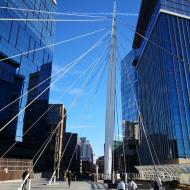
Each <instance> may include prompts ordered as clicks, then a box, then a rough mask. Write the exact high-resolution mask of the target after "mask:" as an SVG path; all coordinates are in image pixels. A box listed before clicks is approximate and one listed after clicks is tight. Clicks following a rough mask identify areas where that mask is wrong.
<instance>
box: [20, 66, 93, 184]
mask: <svg viewBox="0 0 190 190" xmlns="http://www.w3.org/2000/svg"><path fill="white" fill-rule="evenodd" d="M93 70H94V68H93V69H92V71H91V72H90V74H89V75H88V76H87V78H86V80H85V81H84V83H83V84H82V86H81V88H80V89H81V90H82V89H83V88H84V86H85V85H86V83H87V82H88V80H89V78H90V75H91V74H92V72H93ZM78 96H80V92H78V93H77V94H76V96H75V97H74V98H73V100H72V103H71V104H70V106H69V108H68V110H67V112H66V113H65V114H64V116H63V119H64V118H65V117H66V115H67V114H68V112H69V111H70V109H71V108H72V107H73V105H74V103H75V102H76V100H77V98H78ZM63 119H62V120H63ZM59 124H60V122H59ZM59 124H58V125H57V127H56V128H55V129H54V130H53V131H52V133H51V134H50V136H49V137H48V140H47V142H46V144H45V146H44V148H43V149H42V147H43V145H42V147H40V149H42V151H41V153H40V154H39V156H38V158H37V159H36V161H35V162H34V164H33V167H32V168H31V170H30V171H29V173H28V175H27V176H26V178H25V179H24V180H23V182H22V184H24V183H25V181H26V180H27V178H28V176H29V175H30V173H31V172H32V170H33V168H34V167H35V166H36V164H37V162H38V160H39V159H40V157H41V156H42V154H43V152H44V151H45V149H46V148H47V146H48V144H49V142H50V141H51V139H52V137H53V135H54V134H55V132H56V130H57V129H58V126H59ZM22 184H21V186H22Z"/></svg>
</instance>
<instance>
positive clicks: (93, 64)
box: [33, 58, 98, 159]
mask: <svg viewBox="0 0 190 190" xmlns="http://www.w3.org/2000/svg"><path fill="white" fill-rule="evenodd" d="M97 60H98V58H97V59H96V60H95V61H94V62H93V63H92V64H91V65H90V66H89V67H88V68H87V69H86V70H85V71H84V72H83V73H82V74H81V75H80V76H79V78H81V77H82V76H83V75H84V74H85V73H86V72H88V70H89V69H90V68H91V67H93V68H95V67H96V65H97V64H98V62H97ZM76 82H78V79H77V80H76V81H74V82H73V83H72V84H71V86H70V87H69V88H67V90H66V91H65V92H64V93H63V95H62V96H61V97H60V98H62V97H63V96H64V94H65V93H66V92H68V91H69V90H70V89H71V88H72V87H73V86H74V84H75V83H76ZM60 98H59V99H60ZM57 102H59V101H58V100H57ZM52 106H53V105H52ZM52 106H51V107H50V109H51V108H52ZM48 111H49V108H48V110H46V112H48ZM43 115H44V114H43ZM40 119H41V117H40ZM38 120H39V118H38ZM35 123H36V122H35ZM48 139H49V138H48ZM48 139H47V140H46V141H45V142H44V144H43V145H42V147H41V149H42V148H43V147H44V145H45V144H46V143H47V141H48ZM41 149H39V150H38V151H37V153H36V154H35V156H34V158H35V157H36V156H37V155H38V153H39V152H40V151H41ZM34 158H33V159H34Z"/></svg>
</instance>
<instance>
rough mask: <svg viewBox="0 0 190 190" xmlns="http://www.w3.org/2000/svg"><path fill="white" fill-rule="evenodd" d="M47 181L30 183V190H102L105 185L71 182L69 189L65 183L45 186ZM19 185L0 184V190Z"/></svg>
mask: <svg viewBox="0 0 190 190" xmlns="http://www.w3.org/2000/svg"><path fill="white" fill-rule="evenodd" d="M46 184H47V181H45V180H40V181H32V184H31V190H66V189H67V190H98V189H100V190H104V189H106V185H104V184H103V183H101V182H99V183H95V182H91V181H80V182H72V183H71V187H70V188H69V187H68V185H67V182H59V184H54V185H46ZM19 185H20V183H16V182H15V183H12V182H11V183H1V184H0V190H17V189H18V187H19Z"/></svg>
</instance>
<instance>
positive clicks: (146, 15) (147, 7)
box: [133, 0, 158, 48]
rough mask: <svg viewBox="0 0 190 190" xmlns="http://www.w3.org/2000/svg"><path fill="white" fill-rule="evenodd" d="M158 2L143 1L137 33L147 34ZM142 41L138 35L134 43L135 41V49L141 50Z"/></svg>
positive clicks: (154, 0)
mask: <svg viewBox="0 0 190 190" xmlns="http://www.w3.org/2000/svg"><path fill="white" fill-rule="evenodd" d="M157 1H158V0H142V2H141V8H140V13H139V18H138V22H137V27H136V32H138V33H140V34H142V35H144V34H145V32H146V29H147V26H148V24H149V21H150V18H151V16H152V14H153V11H154V7H155V6H156V3H157ZM142 39H143V38H142V37H141V36H139V35H138V34H137V33H136V34H135V37H134V41H133V48H139V47H140V45H141V42H142Z"/></svg>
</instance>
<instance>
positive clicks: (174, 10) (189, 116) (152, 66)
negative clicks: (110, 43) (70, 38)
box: [133, 0, 190, 164]
mask: <svg viewBox="0 0 190 190" xmlns="http://www.w3.org/2000/svg"><path fill="white" fill-rule="evenodd" d="M189 10H190V1H186V0H172V1H171V0H143V1H142V5H141V10H140V14H139V19H138V23H137V27H136V32H137V33H136V35H135V38H134V43H133V48H134V49H135V51H136V58H137V59H138V62H137V63H138V64H137V65H136V69H137V76H138V83H139V87H138V89H139V90H138V91H139V93H138V96H139V97H138V98H139V107H140V110H141V114H142V118H143V122H144V124H145V127H146V130H147V133H148V138H149V142H150V146H151V148H152V152H153V156H154V160H155V162H156V163H158V160H159V161H160V162H161V163H168V162H169V163H171V161H172V160H173V161H176V162H180V160H183V159H188V158H190V37H189V36H190V11H189ZM139 33H140V34H141V36H140V35H138V34H139ZM142 35H144V36H145V38H143V37H142ZM147 39H148V40H147ZM150 139H151V140H150ZM148 152H149V150H148V147H147V143H146V139H145V135H144V134H143V132H142V133H141V145H140V157H141V159H142V163H143V164H152V160H151V158H150V154H148ZM145 153H146V154H145ZM186 161H188V160H186Z"/></svg>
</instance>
